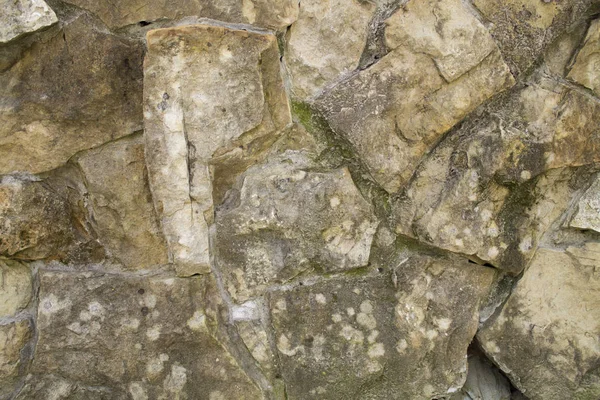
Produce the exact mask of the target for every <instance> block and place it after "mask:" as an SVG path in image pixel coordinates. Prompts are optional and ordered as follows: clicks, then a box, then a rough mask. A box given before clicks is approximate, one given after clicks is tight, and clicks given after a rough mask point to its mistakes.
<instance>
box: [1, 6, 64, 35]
mask: <svg viewBox="0 0 600 400" xmlns="http://www.w3.org/2000/svg"><path fill="white" fill-rule="evenodd" d="M0 8H1V9H2V15H1V16H0V43H6V42H9V41H11V40H13V39H15V38H17V37H19V36H21V35H23V34H25V33H29V32H35V31H37V30H39V29H42V28H45V27H48V26H50V25H52V24H54V23H56V22H57V21H58V19H57V18H56V14H55V13H54V11H52V9H51V8H50V7H49V6H48V4H46V2H45V1H44V0H2V1H0Z"/></svg>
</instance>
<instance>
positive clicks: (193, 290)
mask: <svg viewBox="0 0 600 400" xmlns="http://www.w3.org/2000/svg"><path fill="white" fill-rule="evenodd" d="M217 303H218V297H217V295H216V292H215V285H214V283H213V280H212V278H210V277H194V278H187V279H182V278H168V277H158V276H155V277H152V276H150V277H142V276H133V275H129V276H125V275H110V274H101V273H64V272H48V271H42V272H41V273H40V304H39V310H38V319H37V322H38V329H39V338H38V344H37V346H36V352H35V356H34V361H33V364H32V367H31V370H30V373H31V374H32V378H30V380H29V381H28V382H27V384H26V386H25V388H24V389H23V391H22V392H21V395H20V397H19V398H23V399H31V398H77V399H79V398H98V399H100V398H110V399H125V398H133V399H150V398H151V399H165V400H166V399H173V398H180V399H184V398H187V399H200V398H211V399H221V398H225V399H257V398H260V392H259V390H258V389H257V388H256V387H255V386H254V385H253V384H252V383H251V382H250V381H249V379H248V378H247V377H246V375H245V373H244V372H243V371H242V370H241V369H240V367H239V366H238V365H237V363H236V362H235V361H234V360H233V359H232V357H231V356H230V355H229V353H228V352H227V351H226V350H225V349H224V348H223V346H222V345H221V344H220V343H219V342H218V341H217V340H216V339H215V337H214V336H213V334H214V333H215V330H216V329H217V328H216V314H215V312H216V309H215V307H216V305H217ZM54 376H59V377H60V378H61V379H59V380H55V379H54V378H53V377H54ZM82 392H89V393H90V394H89V396H90V397H85V396H84V395H83V394H81V393H82ZM53 396H54V397H53ZM82 396H83V397H82Z"/></svg>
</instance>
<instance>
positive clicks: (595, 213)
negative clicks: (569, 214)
mask: <svg viewBox="0 0 600 400" xmlns="http://www.w3.org/2000/svg"><path fill="white" fill-rule="evenodd" d="M569 226H571V227H573V228H579V229H591V230H594V231H596V232H600V177H598V176H596V179H595V180H594V182H593V183H592V186H590V188H589V189H588V190H587V191H586V192H585V194H584V195H583V196H582V197H581V198H580V200H579V204H578V205H577V212H576V213H575V215H574V216H573V219H571V221H570V222H569Z"/></svg>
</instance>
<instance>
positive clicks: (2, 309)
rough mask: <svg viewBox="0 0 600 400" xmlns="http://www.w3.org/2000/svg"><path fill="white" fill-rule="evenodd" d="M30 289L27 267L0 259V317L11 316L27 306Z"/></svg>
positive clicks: (29, 274) (29, 275) (31, 289)
mask: <svg viewBox="0 0 600 400" xmlns="http://www.w3.org/2000/svg"><path fill="white" fill-rule="evenodd" d="M32 291H33V287H32V282H31V272H30V270H29V267H28V266H27V265H26V264H23V263H20V262H17V261H11V260H2V259H0V318H3V317H12V316H14V315H15V314H16V313H18V312H19V311H21V310H23V309H24V308H25V307H27V305H28V304H29V302H30V300H31V294H32Z"/></svg>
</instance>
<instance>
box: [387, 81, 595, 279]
mask: <svg viewBox="0 0 600 400" xmlns="http://www.w3.org/2000/svg"><path fill="white" fill-rule="evenodd" d="M598 106H599V103H598V102H597V101H595V100H592V99H589V98H588V97H587V96H585V95H583V94H581V93H579V92H577V91H574V90H572V89H569V88H567V87H566V86H564V85H561V84H556V83H555V82H554V81H550V80H546V79H542V80H541V81H540V82H538V83H534V84H531V85H530V86H527V87H524V88H523V89H521V90H516V91H513V93H511V94H510V95H507V96H506V100H503V101H502V102H500V104H493V105H491V106H490V108H488V109H487V110H486V111H485V112H487V113H488V114H487V116H485V117H483V118H476V119H473V120H472V121H469V122H467V123H465V124H464V125H463V126H461V128H460V130H459V131H458V132H455V135H453V136H452V137H449V138H448V139H447V140H445V141H443V142H442V143H440V145H439V146H438V147H437V148H436V149H435V150H434V152H433V153H432V154H431V155H430V156H429V157H428V159H427V160H426V161H425V162H424V163H423V165H422V166H421V168H420V169H419V171H417V173H416V174H415V177H414V179H413V181H412V182H411V184H410V185H409V186H408V188H407V189H406V191H405V197H404V198H403V199H402V200H401V202H400V205H399V206H398V210H399V221H400V222H399V224H398V232H399V233H403V234H406V235H409V236H413V237H416V238H418V239H420V240H424V241H427V242H429V243H431V244H433V245H435V246H439V247H441V248H444V249H447V250H451V251H453V252H457V253H464V254H467V255H474V256H475V257H476V258H479V259H481V260H484V261H486V262H490V263H492V264H493V265H495V266H498V267H500V268H502V269H506V270H508V271H511V272H513V273H518V272H520V271H521V270H522V269H523V268H524V267H525V265H526V263H527V260H529V259H531V257H532V256H533V252H534V251H535V247H536V246H537V244H536V243H537V241H538V239H539V238H540V236H541V235H542V234H543V233H544V232H545V230H546V229H548V227H549V226H550V224H551V223H552V222H553V220H554V219H556V218H558V217H559V216H560V215H561V213H562V212H564V211H565V210H566V208H567V207H568V205H569V202H570V199H571V196H572V195H573V194H574V189H575V187H573V185H575V186H577V185H576V184H574V183H573V185H571V188H569V184H564V185H563V186H561V184H559V182H561V181H562V182H568V181H569V180H570V179H571V178H572V177H576V176H578V173H577V172H574V171H570V170H565V171H564V172H560V171H559V170H558V169H560V168H565V167H568V166H578V165H586V164H592V163H594V162H596V161H597V159H598V158H597V157H598V155H597V154H598V153H597V152H596V150H595V149H597V148H598V146H599V142H598V140H600V131H599V130H598V115H599V114H598V111H600V109H599V108H598ZM492 115H493V117H492ZM509 121H510V125H507V123H508V122H509ZM545 171H549V172H548V173H547V174H544V172H545ZM578 185H579V187H581V186H582V183H581V182H580V183H579V184H578ZM519 213H520V215H521V217H516V216H517V215H519Z"/></svg>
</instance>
